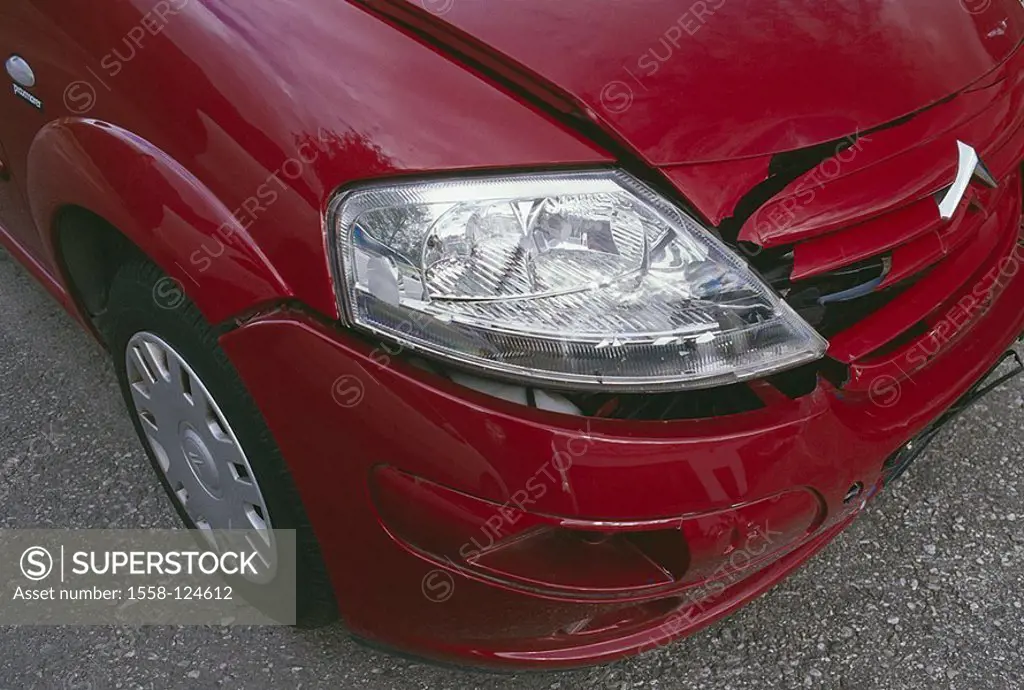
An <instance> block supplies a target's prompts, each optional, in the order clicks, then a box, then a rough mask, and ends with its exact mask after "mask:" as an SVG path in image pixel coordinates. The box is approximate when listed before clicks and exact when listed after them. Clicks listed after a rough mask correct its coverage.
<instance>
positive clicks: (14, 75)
mask: <svg viewBox="0 0 1024 690" xmlns="http://www.w3.org/2000/svg"><path fill="white" fill-rule="evenodd" d="M7 74H9V75H10V77H11V79H13V80H14V83H15V84H17V85H18V86H23V87H24V88H26V89H31V88H32V87H33V86H35V85H36V74H35V72H33V71H32V68H31V67H30V66H29V64H28V63H27V62H25V58H23V57H21V56H20V55H12V56H11V57H9V58H8V59H7Z"/></svg>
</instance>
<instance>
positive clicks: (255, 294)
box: [26, 118, 293, 323]
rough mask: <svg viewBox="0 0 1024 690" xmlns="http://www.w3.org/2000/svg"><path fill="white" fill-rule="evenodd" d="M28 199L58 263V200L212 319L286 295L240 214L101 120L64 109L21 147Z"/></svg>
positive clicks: (52, 258)
mask: <svg viewBox="0 0 1024 690" xmlns="http://www.w3.org/2000/svg"><path fill="white" fill-rule="evenodd" d="M28 170H29V178H28V180H27V185H26V187H27V191H28V200H29V204H30V206H31V210H32V216H33V219H34V220H35V223H36V227H38V228H43V229H44V238H43V239H44V244H45V251H46V252H47V253H48V255H49V256H47V257H46V258H47V259H48V260H49V263H51V265H53V266H59V265H60V262H58V261H57V247H56V219H57V216H58V214H59V213H60V211H61V209H63V208H64V207H66V206H69V205H74V206H80V207H82V208H84V209H87V210H88V211H91V212H92V213H95V214H96V215H98V216H100V217H101V218H104V219H105V220H106V221H107V222H109V223H111V224H112V225H113V226H114V227H116V228H118V229H119V230H120V231H121V232H122V233H124V235H125V236H127V238H128V239H129V240H131V241H132V242H133V243H135V245H136V246H138V247H139V248H140V249H141V250H142V251H143V252H144V253H145V254H146V255H147V256H148V257H149V258H150V259H151V260H153V261H154V262H155V263H156V264H157V265H158V266H160V268H161V269H163V271H164V272H165V273H167V275H169V276H171V277H172V278H174V279H175V280H177V281H178V282H179V283H180V284H181V289H182V290H183V291H184V292H185V294H187V295H188V296H189V298H190V299H192V301H193V302H194V303H195V304H196V306H197V307H198V308H199V310H200V311H201V312H202V313H203V316H205V317H206V319H207V320H208V321H209V322H210V323H219V322H221V321H224V320H226V319H228V318H230V317H231V316H233V315H235V314H238V313H241V312H244V311H246V310H248V309H251V308H253V307H255V306H257V305H259V304H263V303H267V302H271V301H274V300H280V299H286V298H289V297H292V296H293V293H292V291H291V290H290V289H289V286H288V285H286V284H285V281H284V280H283V279H282V278H281V276H280V275H279V274H278V273H277V271H275V270H274V268H273V267H272V266H271V264H270V262H269V261H268V260H267V258H266V256H264V254H263V253H262V251H261V250H260V248H259V247H258V246H257V245H256V243H255V242H254V241H253V239H252V238H251V237H250V236H249V234H248V233H247V231H246V229H245V228H244V227H243V226H242V225H241V224H240V222H239V221H238V219H237V218H236V217H235V216H234V215H233V214H232V212H231V210H230V209H228V208H227V207H226V206H225V205H224V204H223V203H222V202H221V201H220V200H219V199H218V198H217V197H216V196H215V195H214V194H213V193H212V192H211V191H210V190H209V189H207V188H206V186H205V185H203V183H202V182H200V181H199V180H198V179H197V178H196V177H195V176H194V175H193V174H191V173H190V172H189V171H188V170H186V169H185V168H184V167H182V166H181V165H180V164H179V163H177V162H176V161H175V160H174V159H173V158H172V157H171V156H169V155H167V154H166V153H165V152H163V151H162V150H160V149H159V148H158V147H156V146H155V145H153V144H152V143H150V142H148V141H146V140H145V139H143V138H141V137H139V136H137V135H135V134H133V133H131V132H129V131H127V130H125V129H122V128H120V127H117V126H115V125H112V124H109V123H106V122H102V121H99V120H92V119H83V118H64V119H60V120H56V121H54V122H51V123H50V124H48V125H47V126H46V127H44V128H43V129H42V130H41V131H40V132H39V134H38V135H37V136H36V138H35V140H34V141H33V143H32V146H31V149H30V151H29V165H28Z"/></svg>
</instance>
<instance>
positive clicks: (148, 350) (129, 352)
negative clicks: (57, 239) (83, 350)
mask: <svg viewBox="0 0 1024 690" xmlns="http://www.w3.org/2000/svg"><path fill="white" fill-rule="evenodd" d="M125 362H126V364H127V368H128V382H129V384H130V385H131V394H132V401H133V403H134V406H135V413H136V414H137V415H138V417H139V420H140V421H141V422H142V428H143V430H144V431H145V432H146V438H147V440H148V442H149V445H150V448H151V449H152V450H153V454H154V455H155V456H156V459H157V465H158V466H159V467H160V470H161V471H162V472H163V473H164V475H165V476H166V477H167V482H168V483H169V484H170V485H171V489H172V490H173V491H174V494H175V495H176V496H177V497H178V500H179V501H180V502H181V505H182V506H183V507H184V509H185V512H186V513H188V515H189V517H190V518H192V521H193V522H194V523H195V524H196V526H197V527H198V528H199V529H200V530H202V531H203V534H204V536H206V538H207V540H208V541H209V542H210V544H211V546H212V547H214V548H220V547H221V546H223V545H219V544H217V540H216V539H215V537H214V535H213V533H212V531H211V530H227V529H231V530H249V531H251V530H256V532H255V533H254V534H255V535H258V536H255V538H253V537H247V538H246V542H248V543H249V544H250V545H251V546H252V548H254V549H255V550H256V551H257V552H258V553H259V554H260V557H259V559H258V560H262V561H263V563H261V564H260V565H262V566H263V568H262V569H261V575H263V576H267V575H272V572H273V571H274V570H275V567H276V560H277V559H276V548H275V546H276V545H275V544H274V536H273V531H272V529H271V527H272V525H271V524H270V512H269V511H268V510H267V503H266V501H265V500H264V498H263V493H262V492H261V491H260V487H259V484H258V483H257V482H256V476H255V474H254V473H253V471H252V466H251V465H250V464H249V459H248V458H247V457H246V456H245V451H244V450H243V449H242V445H241V444H240V443H239V441H238V438H237V437H236V436H235V433H234V432H233V431H232V430H231V425H230V424H228V421H227V419H226V418H225V417H224V414H223V413H222V412H221V409H220V407H219V406H218V405H217V402H216V401H215V400H214V399H213V396H212V395H210V392H209V390H207V388H206V385H205V384H203V382H202V380H201V379H200V378H199V376H197V375H196V373H195V371H193V369H192V367H190V366H189V365H188V363H187V362H186V361H185V360H184V359H183V358H182V356H181V355H180V354H178V352H177V351H175V349H174V348H173V347H171V346H170V345H168V344H167V343H166V342H165V341H163V340H162V339H161V338H159V337H158V336H156V335H153V334H152V333H146V332H142V333H136V334H135V335H134V336H133V337H132V339H131V340H129V341H128V347H127V349H126V352H125ZM260 579H263V578H260Z"/></svg>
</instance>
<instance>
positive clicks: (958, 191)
mask: <svg viewBox="0 0 1024 690" xmlns="http://www.w3.org/2000/svg"><path fill="white" fill-rule="evenodd" d="M956 145H957V147H958V148H959V149H960V164H959V165H958V166H957V171H956V181H955V182H953V186H952V187H950V188H949V190H948V191H947V192H946V194H945V195H944V196H943V197H942V200H941V201H939V215H940V216H942V219H943V220H950V219H952V218H953V216H954V215H956V210H957V209H958V208H960V203H961V202H962V201H963V200H964V196H966V195H967V189H968V188H969V187H970V186H971V183H972V182H974V181H978V182H980V183H981V184H983V185H985V186H986V187H989V188H991V189H994V188H996V187H998V186H999V183H998V182H997V181H996V178H994V177H992V173H990V172H989V170H988V168H987V167H985V164H984V163H983V162H982V161H981V158H980V157H978V152H977V151H975V150H974V148H973V147H971V146H968V145H967V144H965V143H964V142H962V141H958V142H956Z"/></svg>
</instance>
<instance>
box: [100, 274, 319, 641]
mask: <svg viewBox="0 0 1024 690" xmlns="http://www.w3.org/2000/svg"><path fill="white" fill-rule="evenodd" d="M169 285H172V286H173V285H174V284H173V283H171V279H170V278H168V277H166V276H165V275H164V274H163V273H162V272H161V271H160V270H159V269H158V268H157V267H156V266H155V265H153V264H152V263H150V262H148V261H145V260H136V261H133V262H130V263H128V264H126V265H125V266H123V267H122V268H121V269H120V270H119V271H118V273H117V275H116V276H115V277H114V280H113V284H112V286H111V289H110V299H109V307H108V309H107V313H106V314H105V315H104V317H103V319H102V321H101V322H100V323H99V324H98V325H99V327H100V330H101V331H102V333H103V335H104V337H105V338H106V340H107V344H108V346H109V348H110V351H111V353H112V354H113V359H114V366H115V369H116V370H117V376H118V379H119V381H120V384H121V391H122V394H123V396H124V399H125V403H126V404H127V406H128V409H129V411H130V412H131V415H132V421H133V423H134V425H135V430H136V432H137V433H138V435H139V438H140V440H141V441H142V444H143V446H144V447H145V449H146V453H147V455H148V456H149V459H150V463H151V464H152V466H153V469H154V470H155V471H156V474H157V476H158V477H159V480H160V483H161V484H162V485H163V487H164V490H165V491H166V492H167V495H168V497H169V498H170V500H171V503H172V504H173V505H174V508H175V509H176V510H177V512H178V515H179V516H180V517H181V519H182V521H183V522H184V523H185V525H186V526H187V527H188V528H190V529H195V530H199V532H200V534H203V535H205V536H207V538H208V539H209V540H210V546H212V547H215V546H216V544H215V543H213V539H212V534H213V532H212V530H228V529H231V530H258V534H260V535H261V537H262V540H260V539H257V540H255V543H253V546H254V547H255V548H256V550H257V551H258V552H259V560H260V561H262V562H263V565H264V567H263V568H261V574H262V575H263V576H264V577H266V578H272V577H273V576H274V573H276V570H277V568H278V567H279V566H280V565H281V564H279V562H278V561H279V559H278V549H277V544H276V540H275V538H274V536H273V535H274V532H273V528H278V529H294V530H295V531H296V547H297V553H296V564H295V578H296V583H297V592H296V595H297V600H296V613H297V620H298V623H299V624H300V625H303V626H312V625H320V624H325V623H327V622H330V621H331V620H334V619H335V618H336V617H337V607H336V604H335V602H334V597H333V593H332V590H331V587H330V583H329V580H328V577H327V572H326V568H325V567H324V564H323V560H322V559H321V556H320V549H319V545H318V544H317V542H316V539H315V537H314V535H313V532H312V528H311V527H310V525H309V521H308V519H307V517H306V513H305V510H304V509H303V506H302V503H301V501H300V500H299V496H298V493H297V491H296V489H295V486H294V483H293V482H292V479H291V475H290V473H289V471H288V468H287V466H286V465H285V463H284V460H283V458H282V457H281V454H280V451H279V450H278V448H277V444H276V443H275V442H274V440H273V438H272V436H271V434H270V431H269V429H268V428H267V426H266V423H265V422H264V420H263V416H262V414H261V413H260V412H259V410H258V409H257V408H256V406H255V404H254V402H253V401H252V399H251V398H250V396H249V394H248V392H247V391H246V389H245V387H244V385H243V384H242V381H241V379H240V378H239V376H238V373H237V371H235V368H234V366H233V365H232V364H231V362H230V361H229V360H228V358H227V355H226V354H225V353H224V351H223V350H222V349H221V347H220V345H219V344H218V343H217V339H216V337H215V336H214V334H213V332H212V330H211V329H210V327H209V325H208V324H207V323H206V321H205V320H204V319H203V317H202V315H201V314H200V313H199V311H198V310H197V309H196V307H195V306H194V305H193V304H192V303H191V302H190V301H189V300H188V299H187V298H185V296H184V295H183V294H181V293H180V292H177V293H176V294H175V296H176V299H174V300H168V299H166V296H167V287H168V286H169ZM169 306H172V307H173V308H167V307H169Z"/></svg>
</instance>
